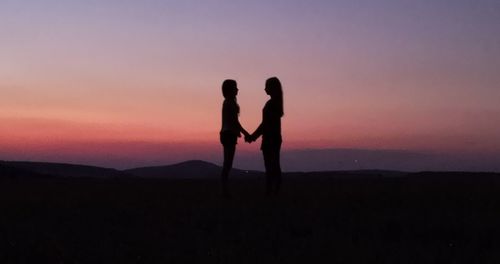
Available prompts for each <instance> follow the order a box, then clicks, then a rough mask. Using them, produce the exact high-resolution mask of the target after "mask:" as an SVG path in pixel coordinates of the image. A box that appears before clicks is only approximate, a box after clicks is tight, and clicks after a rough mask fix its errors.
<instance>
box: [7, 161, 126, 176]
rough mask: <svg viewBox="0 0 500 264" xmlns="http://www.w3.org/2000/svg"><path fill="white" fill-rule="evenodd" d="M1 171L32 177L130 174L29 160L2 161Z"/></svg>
mask: <svg viewBox="0 0 500 264" xmlns="http://www.w3.org/2000/svg"><path fill="white" fill-rule="evenodd" d="M0 168H2V169H1V170H0V172H2V175H3V173H6V174H7V173H8V174H9V175H13V176H12V177H19V176H23V175H30V176H32V177H41V176H45V177H48V176H53V177H77V178H84V177H88V178H114V177H126V176H130V175H128V174H127V173H125V172H122V171H119V170H115V169H108V168H100V167H94V166H86V165H75V164H64V163H49V162H28V161H0Z"/></svg>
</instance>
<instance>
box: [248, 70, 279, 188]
mask: <svg viewBox="0 0 500 264" xmlns="http://www.w3.org/2000/svg"><path fill="white" fill-rule="evenodd" d="M265 91H266V94H268V95H269V96H271V99H270V100H269V101H267V103H266V105H265V106H264V109H263V110H262V122H261V124H260V125H259V127H258V128H257V129H256V130H255V132H254V133H253V134H252V135H251V136H250V137H248V138H245V140H246V141H248V142H252V141H255V140H256V139H257V138H258V137H260V136H262V144H261V147H260V149H261V150H262V154H263V156H264V166H265V168H266V194H268V195H269V194H278V192H279V190H280V186H281V165H280V150H281V142H282V138H281V117H283V114H284V112H283V90H282V87H281V83H280V81H279V79H278V78H276V77H272V78H269V79H267V80H266V87H265Z"/></svg>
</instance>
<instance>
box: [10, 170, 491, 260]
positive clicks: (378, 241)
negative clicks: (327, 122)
mask: <svg viewBox="0 0 500 264" xmlns="http://www.w3.org/2000/svg"><path fill="white" fill-rule="evenodd" d="M498 177H499V176H498V175H486V176H484V175H474V174H471V175H454V174H440V175H428V174H422V175H420V176H412V177H400V178H399V177H396V178H378V177H371V178H365V179H360V178H358V179H341V178H329V179H327V178H322V177H319V178H314V179H310V178H309V179H294V180H292V179H288V181H287V182H286V183H285V186H284V189H283V192H282V194H281V195H280V196H279V197H276V198H274V199H269V198H266V197H264V195H263V190H262V186H263V183H262V182H261V179H255V180H238V181H233V182H232V187H233V195H234V197H233V199H232V200H229V201H225V200H223V199H221V197H220V196H219V185H218V182H217V181H213V180H184V181H182V180H132V179H127V180H96V179H94V180H92V179H79V180H74V179H3V180H0V210H1V212H0V213H1V215H0V263H196V262H197V263H500V192H499V191H500V180H497V178H498Z"/></svg>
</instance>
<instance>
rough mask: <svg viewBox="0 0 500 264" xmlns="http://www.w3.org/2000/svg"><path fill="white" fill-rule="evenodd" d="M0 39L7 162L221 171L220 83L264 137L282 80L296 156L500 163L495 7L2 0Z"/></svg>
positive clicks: (466, 3)
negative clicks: (263, 125) (401, 153)
mask: <svg viewBox="0 0 500 264" xmlns="http://www.w3.org/2000/svg"><path fill="white" fill-rule="evenodd" d="M0 39H1V41H0V91H1V96H0V123H1V126H0V159H5V160H15V159H24V160H26V159H27V160H47V161H65V162H75V163H82V162H83V163H85V162H87V163H93V164H96V165H106V166H111V167H128V166H130V165H131V163H130V162H132V163H133V162H134V161H135V162H136V163H133V164H134V165H137V164H141V165H150V164H158V163H162V162H167V161H173V160H176V159H178V160H181V159H185V158H191V157H193V158H196V157H206V156H208V157H214V158H213V160H215V161H220V155H219V154H220V153H219V152H220V146H219V143H218V131H219V129H220V118H221V117H220V109H221V104H222V99H223V98H222V95H221V93H220V85H221V83H222V81H223V80H224V79H226V78H232V79H235V80H237V82H238V85H239V88H240V94H239V97H238V101H239V104H240V106H241V109H242V110H241V115H240V121H241V122H242V124H243V126H244V127H245V128H247V129H248V130H251V131H253V129H255V127H256V126H257V125H258V124H259V122H260V118H261V109H262V106H263V104H264V103H265V101H266V100H267V99H268V98H267V96H266V94H265V93H264V91H263V89H264V82H265V80H266V79H267V78H268V77H271V76H277V77H279V78H280V79H281V81H282V83H283V88H284V93H285V117H284V119H283V134H284V138H285V143H284V148H285V149H301V148H359V149H403V150H412V151H434V152H447V153H469V154H471V153H472V154H474V153H481V154H483V155H484V154H485V153H490V154H489V155H490V156H495V155H496V156H495V157H500V155H499V154H500V74H499V69H500V2H499V1H497V0H453V1H452V0H446V1H445V0H419V1H415V0H412V1H409V0H408V1H407V0H376V1H373V0H345V1H344V0H340V1H319V0H317V1H294V0H286V1H285V0H282V1H260V0H254V1H234V0H233V1H214V0H205V1H201V0H200V1H189V0H188V1H186V0H183V1H168V0H162V1H160V0H157V1H153V0H142V1H136V0H133V1H132V0H119V1H118V0H116V1H115V0H107V1H103V0H88V1H73V0H59V1H55V0H45V1H38V0H25V1H17V0H12V1H11V0H2V1H1V2H0ZM239 147H240V149H241V150H242V151H243V152H245V151H246V152H258V145H257V144H252V145H247V144H239ZM200 153H201V154H200ZM203 155H205V156H203ZM213 155H216V156H217V158H215V156H213ZM166 156H168V157H166ZM92 157H99V160H100V162H99V161H96V160H95V159H92Z"/></svg>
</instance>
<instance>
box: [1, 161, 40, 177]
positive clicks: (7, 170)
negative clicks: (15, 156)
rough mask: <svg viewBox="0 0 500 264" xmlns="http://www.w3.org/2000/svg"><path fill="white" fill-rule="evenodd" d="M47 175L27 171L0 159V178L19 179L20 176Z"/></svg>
mask: <svg viewBox="0 0 500 264" xmlns="http://www.w3.org/2000/svg"><path fill="white" fill-rule="evenodd" d="M46 177H50V176H49V175H46V174H42V173H37V172H33V171H29V170H26V169H22V168H16V167H12V166H9V165H7V164H6V162H4V161H0V179H20V178H46Z"/></svg>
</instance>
